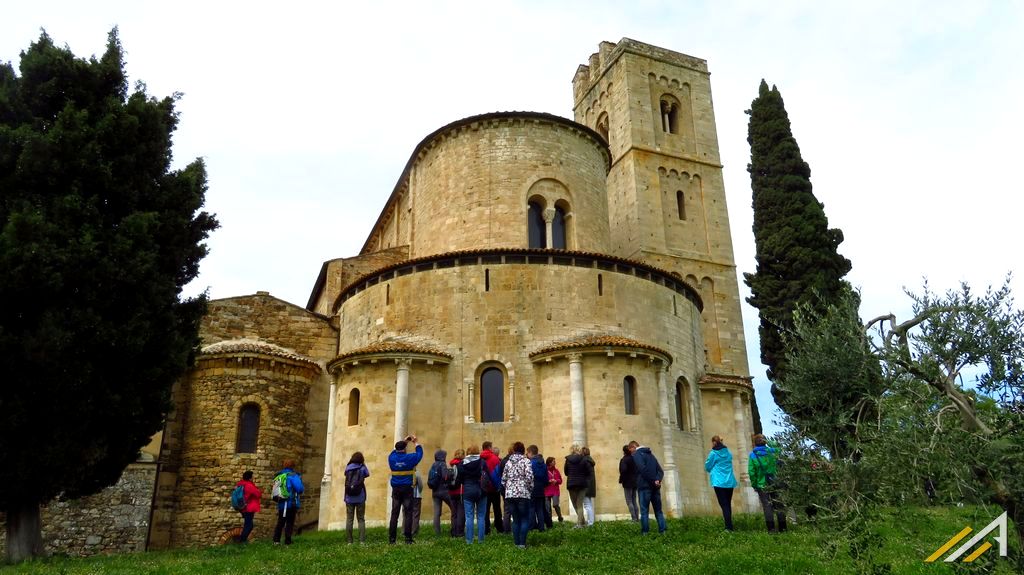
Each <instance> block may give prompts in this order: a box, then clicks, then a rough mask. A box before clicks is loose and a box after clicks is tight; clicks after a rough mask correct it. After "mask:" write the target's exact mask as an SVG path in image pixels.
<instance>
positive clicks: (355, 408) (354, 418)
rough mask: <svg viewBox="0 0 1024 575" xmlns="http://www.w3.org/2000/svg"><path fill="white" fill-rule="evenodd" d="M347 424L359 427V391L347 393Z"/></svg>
mask: <svg viewBox="0 0 1024 575" xmlns="http://www.w3.org/2000/svg"><path fill="white" fill-rule="evenodd" d="M348 424H349V425H359V390H358V389H353V390H352V391H350V392H348Z"/></svg>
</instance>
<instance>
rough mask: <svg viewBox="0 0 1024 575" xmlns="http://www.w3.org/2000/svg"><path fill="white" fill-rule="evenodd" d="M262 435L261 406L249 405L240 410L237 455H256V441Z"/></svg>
mask: <svg viewBox="0 0 1024 575" xmlns="http://www.w3.org/2000/svg"><path fill="white" fill-rule="evenodd" d="M259 435H260V406H259V405H256V404H255V403H247V404H245V405H243V406H242V408H241V409H240V410H238V440H237V441H236V442H235V453H256V439H257V438H259Z"/></svg>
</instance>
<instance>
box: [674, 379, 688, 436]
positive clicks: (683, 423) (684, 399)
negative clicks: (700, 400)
mask: <svg viewBox="0 0 1024 575" xmlns="http://www.w3.org/2000/svg"><path fill="white" fill-rule="evenodd" d="M689 388H690V386H689V385H687V384H686V381H685V380H683V378H679V379H678V380H677V381H676V424H677V425H678V426H679V429H682V430H683V431H688V430H689V429H690V421H689V420H690V414H689V407H688V404H689V403H690V389H689Z"/></svg>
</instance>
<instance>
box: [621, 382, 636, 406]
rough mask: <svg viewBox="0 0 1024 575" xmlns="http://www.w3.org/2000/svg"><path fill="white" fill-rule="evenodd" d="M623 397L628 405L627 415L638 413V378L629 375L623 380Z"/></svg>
mask: <svg viewBox="0 0 1024 575" xmlns="http://www.w3.org/2000/svg"><path fill="white" fill-rule="evenodd" d="M622 399H623V402H624V403H625V407H626V415H636V414H637V409H636V380H635V379H633V376H631V375H627V376H626V377H625V379H623V380H622Z"/></svg>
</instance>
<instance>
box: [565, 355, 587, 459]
mask: <svg viewBox="0 0 1024 575" xmlns="http://www.w3.org/2000/svg"><path fill="white" fill-rule="evenodd" d="M566 358H567V359H568V360H569V405H570V407H571V413H572V442H573V443H574V444H576V445H586V444H587V421H586V411H587V410H586V401H585V400H584V398H583V354H582V353H570V354H569V355H567V356H566Z"/></svg>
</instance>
